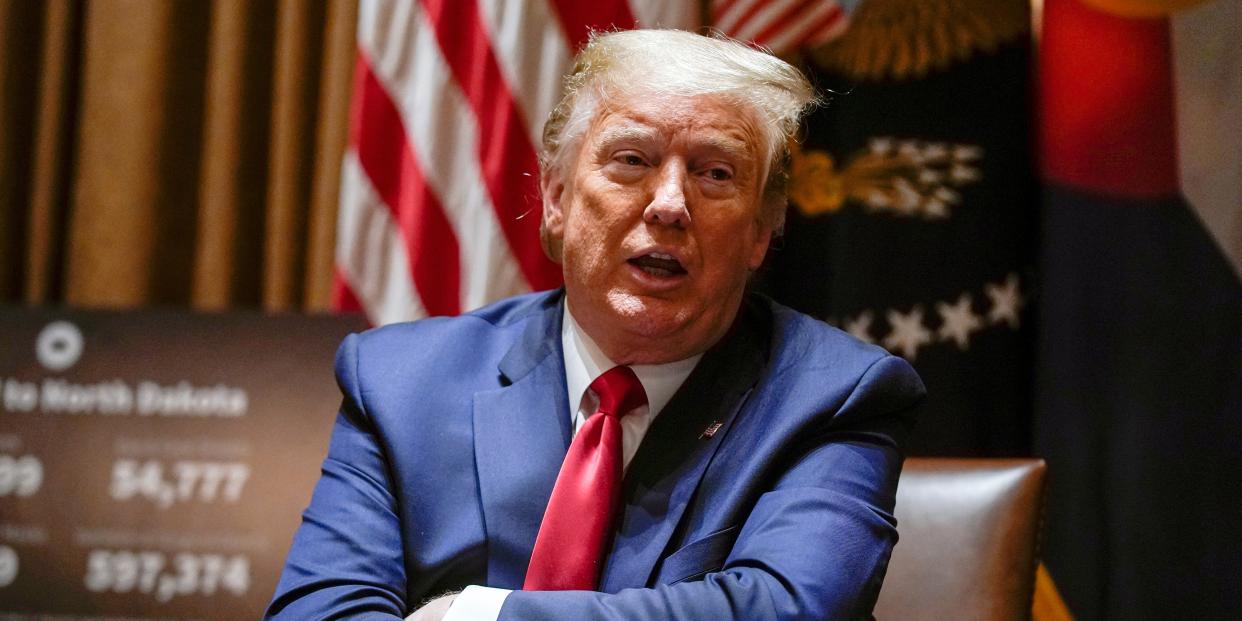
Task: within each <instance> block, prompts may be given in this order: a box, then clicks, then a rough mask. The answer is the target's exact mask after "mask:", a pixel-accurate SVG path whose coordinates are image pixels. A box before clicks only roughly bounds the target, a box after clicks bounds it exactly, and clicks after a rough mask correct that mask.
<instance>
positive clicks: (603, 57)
mask: <svg viewBox="0 0 1242 621" xmlns="http://www.w3.org/2000/svg"><path fill="white" fill-rule="evenodd" d="M636 91H637V92H642V93H656V94H670V95H679V96H685V97H694V96H699V95H725V96H728V97H730V98H733V99H734V100H736V101H737V102H738V103H739V104H740V105H742V106H746V107H749V108H751V109H752V110H753V111H754V112H755V114H756V115H757V116H758V118H759V119H760V120H761V121H762V123H761V131H762V132H763V137H764V142H765V144H763V145H761V146H762V147H763V148H764V154H765V155H766V156H767V171H768V175H767V179H766V180H765V182H764V190H763V203H764V206H763V212H762V218H763V221H764V223H765V224H767V225H768V226H769V227H770V228H771V229H772V230H773V231H777V232H779V231H780V230H781V227H782V226H783V225H784V220H785V204H786V202H785V186H786V184H787V181H788V161H789V146H788V145H789V142H790V141H791V140H793V139H794V138H795V137H796V134H797V131H798V124H799V122H800V120H801V118H802V116H803V115H804V114H805V113H806V112H807V111H808V110H809V109H810V108H811V107H812V106H813V105H814V104H816V103H817V102H818V98H817V97H816V96H815V91H814V89H813V88H812V87H811V84H810V82H808V81H807V79H806V77H805V76H803V75H802V72H800V71H798V69H796V68H795V67H793V66H792V65H790V64H789V63H787V62H785V61H783V60H781V59H779V58H776V57H775V56H772V55H771V54H769V53H767V52H765V51H763V50H761V49H756V48H754V47H751V46H749V45H746V44H745V43H742V42H739V41H736V40H733V39H729V38H727V37H724V36H723V35H719V34H713V35H712V36H703V35H698V34H694V33H691V32H686V31H682V30H622V31H613V32H595V33H592V34H591V37H590V40H589V41H588V42H587V45H586V47H584V48H583V49H582V51H581V52H579V53H578V56H577V57H576V58H575V59H574V68H573V71H571V72H570V74H569V75H568V76H566V78H565V88H564V95H563V96H562V97H561V101H560V103H558V104H557V106H556V108H554V109H553V110H552V113H551V114H549V115H548V120H547V122H546V123H545V124H544V126H543V150H542V152H541V153H540V157H539V166H540V168H541V169H543V170H544V172H545V173H546V171H548V170H550V169H551V170H559V171H561V172H562V173H566V176H568V174H567V173H568V170H569V169H570V168H571V167H572V166H573V164H574V162H575V160H576V158H577V155H578V151H579V149H580V147H581V142H582V139H583V137H584V135H585V134H586V130H587V128H588V127H589V126H590V124H591V120H592V119H593V118H594V117H595V113H596V112H597V110H598V108H599V106H600V103H601V102H604V101H606V100H607V99H608V96H609V95H616V94H624V93H633V92H636Z"/></svg>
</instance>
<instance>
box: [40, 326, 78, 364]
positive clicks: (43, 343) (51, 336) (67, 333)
mask: <svg viewBox="0 0 1242 621" xmlns="http://www.w3.org/2000/svg"><path fill="white" fill-rule="evenodd" d="M84 344H85V342H84V340H83V339H82V331H81V330H79V329H78V327H77V326H75V325H73V324H71V323H69V322H68V321H53V322H52V323H49V324H47V326H45V327H44V328H43V331H42V332H40V333H39V340H38V341H37V342H36V343H35V354H37V355H38V356H39V364H42V365H43V366H44V367H45V368H46V369H47V370H49V371H64V370H65V369H68V368H69V367H71V366H73V365H74V364H75V363H77V361H78V358H81V357H82V347H83V345H84Z"/></svg>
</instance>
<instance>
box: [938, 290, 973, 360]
mask: <svg viewBox="0 0 1242 621" xmlns="http://www.w3.org/2000/svg"><path fill="white" fill-rule="evenodd" d="M970 305H971V298H970V294H969V293H962V295H960V296H958V298H957V303H956V304H946V303H944V302H937V303H936V310H937V311H938V312H939V313H940V319H941V320H942V322H943V323H941V325H940V330H939V332H937V333H936V336H937V337H939V338H940V340H941V341H950V340H951V341H953V342H955V343H957V348H958V349H962V350H964V349H966V345H967V344H968V343H969V342H970V333H971V332H974V331H976V330H978V329H979V328H981V327H983V322H982V321H980V318H979V316H978V315H976V314H975V311H974V310H972V309H971V307H970Z"/></svg>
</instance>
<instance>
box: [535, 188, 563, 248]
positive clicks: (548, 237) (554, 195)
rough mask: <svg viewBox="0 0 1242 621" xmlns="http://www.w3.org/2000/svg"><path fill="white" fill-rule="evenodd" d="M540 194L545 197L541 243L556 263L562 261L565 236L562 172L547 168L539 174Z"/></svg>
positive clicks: (540, 225)
mask: <svg viewBox="0 0 1242 621" xmlns="http://www.w3.org/2000/svg"><path fill="white" fill-rule="evenodd" d="M539 194H540V196H541V198H542V199H543V215H542V219H541V220H540V221H539V243H540V245H542V246H543V253H544V254H546V255H548V258H549V259H552V261H553V262H554V263H560V262H561V241H562V240H563V239H564V238H565V210H564V206H563V204H562V200H563V199H564V198H565V182H564V181H563V179H562V178H561V174H560V173H559V172H555V171H548V170H545V171H543V172H541V173H540V174H539Z"/></svg>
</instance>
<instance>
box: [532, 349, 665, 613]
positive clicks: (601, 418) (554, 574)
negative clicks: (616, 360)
mask: <svg viewBox="0 0 1242 621" xmlns="http://www.w3.org/2000/svg"><path fill="white" fill-rule="evenodd" d="M591 390H593V391H595V394H597V395H599V408H598V409H597V410H595V413H594V414H592V415H591V416H590V417H589V418H587V419H586V422H585V423H583V425H582V428H580V429H579V430H578V434H577V435H575V436H574V441H573V442H572V443H570V445H569V452H568V453H566V454H565V461H564V462H563V463H562V464H561V473H560V474H559V475H557V477H556V487H554V488H553V489H552V498H551V499H550V500H548V508H547V511H545V512H544V514H543V523H542V524H540V526H539V536H538V537H536V538H535V549H534V552H532V553H531V557H530V566H529V568H528V569H527V570H526V583H525V584H524V585H523V586H522V588H523V589H525V590H527V591H567V590H586V591H592V590H595V588H596V586H597V583H598V581H599V570H600V564H601V563H600V561H601V560H602V559H603V556H604V552H605V550H604V546H606V545H608V543H609V539H610V535H611V533H612V521H613V517H614V515H615V514H616V512H617V508H618V507H619V505H620V504H621V473H622V463H621V417H622V416H624V415H625V414H627V413H629V412H630V411H633V410H634V409H635V408H638V407H640V406H642V405H645V404H646V403H647V393H646V392H644V391H643V385H642V384H640V383H639V381H638V378H637V377H635V375H634V372H633V371H631V370H630V368H629V367H613V368H611V369H609V370H608V371H606V372H605V373H604V374H603V375H601V376H599V377H598V378H596V379H595V381H594V382H591Z"/></svg>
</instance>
